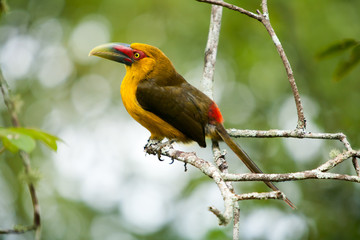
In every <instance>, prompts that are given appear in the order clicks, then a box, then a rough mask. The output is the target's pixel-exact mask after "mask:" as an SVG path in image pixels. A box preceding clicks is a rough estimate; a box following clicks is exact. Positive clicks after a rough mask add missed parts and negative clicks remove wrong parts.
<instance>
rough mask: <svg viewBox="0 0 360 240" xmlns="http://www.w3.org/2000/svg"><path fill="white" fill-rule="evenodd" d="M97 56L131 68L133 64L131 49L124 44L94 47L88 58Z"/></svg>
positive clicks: (107, 44)
mask: <svg viewBox="0 0 360 240" xmlns="http://www.w3.org/2000/svg"><path fill="white" fill-rule="evenodd" d="M92 55H94V56H98V57H102V58H106V59H109V60H112V61H116V62H119V63H123V64H126V65H128V66H131V64H132V63H133V49H132V48H131V47H130V45H129V44H126V43H106V44H102V45H100V46H97V47H95V48H94V49H92V50H91V51H90V53H89V56H92Z"/></svg>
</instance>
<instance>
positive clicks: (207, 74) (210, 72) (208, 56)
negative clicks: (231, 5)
mask: <svg viewBox="0 0 360 240" xmlns="http://www.w3.org/2000/svg"><path fill="white" fill-rule="evenodd" d="M221 18H222V7H220V6H215V5H213V6H212V7H211V18H210V28H209V35H208V40H207V44H206V48H205V62H204V70H203V77H202V80H201V87H202V88H203V89H202V90H203V92H204V93H205V94H206V95H207V96H209V97H210V98H211V99H213V92H214V91H213V86H214V75H215V63H216V54H217V49H218V45H219V37H220V28H221Z"/></svg>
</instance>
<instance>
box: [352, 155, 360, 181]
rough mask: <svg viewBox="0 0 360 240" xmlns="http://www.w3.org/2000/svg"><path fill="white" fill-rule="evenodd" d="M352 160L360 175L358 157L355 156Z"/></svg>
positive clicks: (359, 175)
mask: <svg viewBox="0 0 360 240" xmlns="http://www.w3.org/2000/svg"><path fill="white" fill-rule="evenodd" d="M352 162H353V165H354V168H355V172H356V174H357V175H358V177H360V165H359V162H358V159H357V157H353V159H352Z"/></svg>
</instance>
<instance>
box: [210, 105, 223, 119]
mask: <svg viewBox="0 0 360 240" xmlns="http://www.w3.org/2000/svg"><path fill="white" fill-rule="evenodd" d="M208 114H209V120H210V121H209V122H210V123H222V122H223V121H224V119H223V117H222V115H221V112H220V109H219V107H218V106H217V105H216V103H215V102H212V103H211V105H210V107H209V112H208Z"/></svg>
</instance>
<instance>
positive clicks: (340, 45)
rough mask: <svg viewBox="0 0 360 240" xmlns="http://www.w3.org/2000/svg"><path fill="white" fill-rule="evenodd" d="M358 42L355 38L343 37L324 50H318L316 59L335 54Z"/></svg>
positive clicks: (356, 44) (359, 43) (358, 43)
mask: <svg viewBox="0 0 360 240" xmlns="http://www.w3.org/2000/svg"><path fill="white" fill-rule="evenodd" d="M359 45H360V42H359V41H356V40H355V39H344V40H341V41H339V42H336V43H333V44H331V45H330V46H328V47H327V48H326V49H325V50H323V51H321V52H319V53H318V54H317V55H316V57H317V58H318V59H324V58H327V57H332V56H334V55H336V54H339V53H342V52H344V51H346V50H348V49H350V48H352V47H355V46H359Z"/></svg>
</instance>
